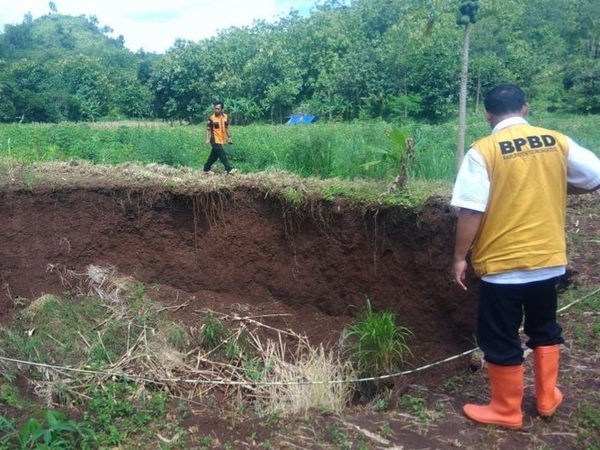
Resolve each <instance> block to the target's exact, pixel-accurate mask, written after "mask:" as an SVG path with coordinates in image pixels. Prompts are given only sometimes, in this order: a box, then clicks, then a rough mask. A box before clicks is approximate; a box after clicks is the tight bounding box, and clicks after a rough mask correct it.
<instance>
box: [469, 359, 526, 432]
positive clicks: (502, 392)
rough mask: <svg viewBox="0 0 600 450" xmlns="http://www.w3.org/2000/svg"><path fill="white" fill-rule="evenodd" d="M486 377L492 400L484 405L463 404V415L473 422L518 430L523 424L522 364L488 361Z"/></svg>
mask: <svg viewBox="0 0 600 450" xmlns="http://www.w3.org/2000/svg"><path fill="white" fill-rule="evenodd" d="M488 377H489V379H490V390H491V394H492V401H491V402H490V404H489V405H485V406H479V405H471V404H467V405H465V406H463V411H464V413H465V415H466V416H467V417H468V418H469V419H472V420H474V421H475V422H479V423H485V424H488V425H499V426H501V427H505V428H509V429H511V430H519V429H520V428H521V427H522V426H523V413H522V411H521V403H522V402H523V365H522V364H521V365H519V366H499V365H496V364H490V363H488Z"/></svg>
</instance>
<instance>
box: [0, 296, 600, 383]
mask: <svg viewBox="0 0 600 450" xmlns="http://www.w3.org/2000/svg"><path fill="white" fill-rule="evenodd" d="M598 292H600V288H598V289H596V290H594V291H593V292H590V293H589V294H587V295H585V296H583V297H581V298H579V299H577V300H575V301H573V302H571V303H569V304H568V305H565V306H563V307H562V308H560V309H558V310H557V313H562V312H564V311H566V310H567V309H569V308H572V307H573V306H575V305H576V304H577V303H580V302H581V301H583V300H585V299H586V298H589V297H591V296H592V295H594V294H597V293H598ZM478 349H479V347H475V348H472V349H471V350H467V351H464V352H462V353H459V354H458V355H454V356H451V357H449V358H445V359H442V360H440V361H436V362H433V363H431V364H427V365H425V366H421V367H418V368H416V369H411V370H405V371H403V372H397V373H392V374H388V375H382V376H379V377H367V378H356V379H351V380H327V381H314V380H301V381H271V382H266V381H265V382H261V381H232V380H195V379H186V378H161V377H156V378H148V377H144V376H141V375H131V374H126V373H111V372H104V371H97V370H89V369H76V368H73V367H63V366H56V365H53V364H45V363H38V362H34V361H23V360H19V359H14V358H7V357H4V356H0V361H4V362H7V363H12V364H21V365H27V366H32V367H40V368H45V369H52V370H56V371H62V372H74V373H83V374H88V375H97V376H102V377H111V378H113V377H114V378H130V379H133V380H138V381H144V382H147V383H190V384H210V385H215V386H301V385H314V384H342V383H361V382H365V381H379V380H386V379H390V378H397V377H402V376H406V375H412V374H414V373H418V372H422V371H423V370H427V369H430V368H432V367H436V366H439V365H441V364H445V363H448V362H450V361H453V360H455V359H458V358H462V357H463V356H467V355H469V354H471V353H473V352H475V351H477V350H478Z"/></svg>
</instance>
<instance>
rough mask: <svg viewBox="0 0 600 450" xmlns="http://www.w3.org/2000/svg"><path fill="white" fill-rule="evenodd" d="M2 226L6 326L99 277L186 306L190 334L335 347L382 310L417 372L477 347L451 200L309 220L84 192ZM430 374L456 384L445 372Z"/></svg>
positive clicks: (171, 199) (259, 208) (183, 313)
mask: <svg viewBox="0 0 600 450" xmlns="http://www.w3.org/2000/svg"><path fill="white" fill-rule="evenodd" d="M0 216H1V217H2V227H0V241H1V242H2V245H1V246H0V275H1V281H2V292H1V293H0V317H1V319H0V320H2V321H3V322H7V321H10V320H11V317H12V315H13V314H14V313H15V312H17V311H19V310H20V309H22V307H23V306H22V304H23V302H20V301H16V299H35V298H37V297H39V296H41V295H43V294H48V293H52V294H60V293H61V292H63V291H64V290H65V286H64V285H63V283H62V281H61V277H60V276H59V275H58V274H57V270H54V269H60V268H62V269H68V270H72V271H75V272H84V271H85V268H86V267H87V266H88V265H97V266H110V267H114V268H115V269H116V270H117V271H118V272H119V273H120V274H123V275H127V276H132V277H134V278H135V279H136V280H138V281H139V282H141V283H144V284H145V285H147V286H155V287H160V292H161V293H162V295H161V301H162V302H164V303H165V304H167V305H175V304H182V303H183V302H184V299H187V300H188V301H189V303H188V304H187V306H186V307H185V308H179V309H175V308H174V310H173V316H174V317H175V318H176V320H178V321H180V322H182V323H184V324H186V325H189V324H191V323H194V322H197V321H198V314H197V312H198V310H200V309H202V308H210V309H212V310H216V311H223V312H229V313H231V312H232V311H233V310H236V309H237V310H239V311H242V312H243V313H244V314H248V315H258V314H261V315H264V316H265V319H264V320H263V322H264V323H266V324H268V325H269V326H272V327H276V328H280V329H291V330H293V331H295V332H297V333H301V334H306V335H307V337H308V339H309V341H310V342H311V343H313V344H319V343H326V344H327V343H333V342H334V341H336V340H337V339H338V337H339V333H340V332H341V330H342V329H343V327H344V326H345V325H346V324H348V323H349V322H350V321H351V320H352V319H353V318H354V317H356V316H357V315H358V314H359V313H360V312H361V311H362V310H363V308H364V306H365V302H366V299H369V300H370V301H371V305H372V307H373V310H376V311H377V310H382V309H387V310H391V311H393V312H395V313H396V314H397V322H398V324H399V325H402V326H404V327H407V328H408V329H409V330H410V331H411V332H412V333H413V334H414V336H413V337H412V338H411V339H410V341H409V342H408V344H409V347H410V348H411V351H412V353H413V357H412V358H410V359H409V360H407V361H406V364H405V367H404V368H405V369H410V368H414V367H419V366H422V365H425V364H427V363H430V362H433V361H436V360H439V359H441V358H445V357H448V356H451V355H454V354H456V353H459V352H462V351H464V350H466V349H469V348H472V347H473V346H474V341H473V339H474V338H473V336H474V324H475V320H474V319H475V306H476V302H475V300H474V299H475V295H476V293H475V290H476V289H472V290H469V291H468V292H467V293H464V292H462V291H460V290H459V289H457V288H456V287H455V286H453V285H452V284H451V280H450V276H449V267H450V263H451V260H450V257H451V254H452V245H453V239H454V223H455V218H454V214H453V212H452V210H451V209H450V207H449V206H448V199H444V198H431V199H430V200H428V201H427V202H426V203H425V204H424V205H423V206H422V207H421V208H420V209H418V210H411V209H404V208H402V207H391V208H388V207H381V208H369V207H365V206H360V207H359V206H354V207H353V206H352V205H350V204H349V203H347V202H344V201H341V200H339V201H333V202H330V201H324V200H314V201H308V202H306V203H305V204H304V205H303V206H302V207H297V206H290V205H289V204H287V203H286V201H285V200H284V199H282V198H277V197H275V196H270V195H269V194H268V193H267V192H265V191H264V190H261V189H256V188H236V189H223V190H216V191H212V192H202V193H175V192H172V191H169V190H160V189H158V190H157V189H154V190H148V189H131V188H98V187H81V186H79V187H78V188H76V189H75V188H72V187H58V188H57V187H53V188H36V189H35V192H33V191H31V190H28V189H14V190H9V191H3V192H2V193H1V194H0ZM472 285H473V286H474V287H475V286H476V285H475V284H474V283H473V284H472ZM267 316H270V318H269V317H267ZM432 372H435V373H432ZM424 375H426V376H431V377H434V378H435V377H437V378H438V379H444V378H445V375H444V369H441V370H434V371H429V374H424ZM422 376H423V375H421V377H422Z"/></svg>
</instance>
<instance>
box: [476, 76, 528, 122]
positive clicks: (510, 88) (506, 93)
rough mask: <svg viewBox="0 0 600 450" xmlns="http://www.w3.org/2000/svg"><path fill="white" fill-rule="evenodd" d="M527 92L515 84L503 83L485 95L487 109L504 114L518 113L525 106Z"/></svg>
mask: <svg viewBox="0 0 600 450" xmlns="http://www.w3.org/2000/svg"><path fill="white" fill-rule="evenodd" d="M525 103H526V100H525V93H524V92H523V91H522V90H521V88H520V87H518V86H515V85H514V84H503V85H501V86H496V87H495V88H493V89H492V90H490V91H489V92H488V93H487V95H486V96H485V100H484V104H485V110H486V111H487V112H489V113H491V114H495V115H497V116H502V115H504V114H510V113H517V112H519V111H521V109H523V106H525Z"/></svg>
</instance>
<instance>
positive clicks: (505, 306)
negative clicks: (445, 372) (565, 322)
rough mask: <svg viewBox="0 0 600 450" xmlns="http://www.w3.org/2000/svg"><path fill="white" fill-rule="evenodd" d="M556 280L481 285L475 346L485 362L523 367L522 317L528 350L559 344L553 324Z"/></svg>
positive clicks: (556, 330)
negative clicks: (521, 365) (483, 356)
mask: <svg viewBox="0 0 600 450" xmlns="http://www.w3.org/2000/svg"><path fill="white" fill-rule="evenodd" d="M556 281H557V279H556V278H551V279H549V280H543V281H534V282H532V283H526V284H492V283H487V282H485V281H481V282H480V285H479V309H478V314H477V344H478V345H479V348H480V349H481V350H482V351H483V353H484V355H485V360H486V361H487V362H490V363H492V364H498V365H502V366H516V365H519V364H522V363H523V348H522V346H521V338H520V336H519V328H520V326H521V322H522V320H523V315H525V326H524V331H525V334H526V335H527V336H528V337H529V340H528V341H527V342H526V345H527V346H528V347H529V348H532V349H534V348H536V347H541V346H549V345H555V344H562V343H563V342H564V339H563V338H562V336H561V332H562V328H561V327H560V325H559V324H558V323H557V322H556V307H557V295H556Z"/></svg>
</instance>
